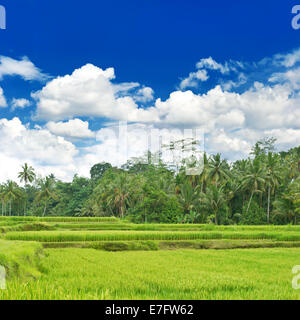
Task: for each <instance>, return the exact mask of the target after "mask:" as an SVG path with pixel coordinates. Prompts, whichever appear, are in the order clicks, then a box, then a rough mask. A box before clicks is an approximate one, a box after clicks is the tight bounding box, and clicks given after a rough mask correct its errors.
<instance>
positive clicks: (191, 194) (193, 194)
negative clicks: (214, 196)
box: [178, 182, 199, 213]
mask: <svg viewBox="0 0 300 320" xmlns="http://www.w3.org/2000/svg"><path fill="white" fill-rule="evenodd" d="M178 199H179V202H180V203H181V205H182V206H183V210H184V212H185V213H189V212H191V210H192V209H194V207H195V203H196V202H197V201H198V200H199V195H198V192H197V191H196V190H195V189H194V188H193V186H192V184H191V183H190V182H185V183H184V184H182V185H181V186H180V193H179V198H178Z"/></svg>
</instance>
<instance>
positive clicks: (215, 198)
mask: <svg viewBox="0 0 300 320" xmlns="http://www.w3.org/2000/svg"><path fill="white" fill-rule="evenodd" d="M227 201H228V199H227V197H226V196H225V193H224V188H223V187H219V188H218V187H217V186H215V185H211V186H210V187H209V188H208V189H207V191H206V193H202V194H201V205H203V206H204V207H205V208H206V209H207V210H209V211H212V212H213V214H214V217H215V224H216V225H217V224H218V223H219V221H218V220H219V219H218V212H219V211H220V209H221V208H222V207H223V206H224V205H225V204H226V203H227Z"/></svg>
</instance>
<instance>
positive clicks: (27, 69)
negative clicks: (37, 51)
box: [0, 56, 48, 80]
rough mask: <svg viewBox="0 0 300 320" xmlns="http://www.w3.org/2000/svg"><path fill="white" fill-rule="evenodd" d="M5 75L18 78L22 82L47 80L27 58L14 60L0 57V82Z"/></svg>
mask: <svg viewBox="0 0 300 320" xmlns="http://www.w3.org/2000/svg"><path fill="white" fill-rule="evenodd" d="M6 75H8V76H20V77H22V78H23V79H24V80H45V79H47V78H48V76H47V75H45V74H43V73H42V72H41V71H40V69H38V68H37V67H36V66H35V65H34V64H33V63H32V62H31V61H30V60H29V59H28V58H27V57H23V58H22V59H21V60H15V59H12V58H10V57H4V56H0V80H1V79H2V78H3V77H4V76H6Z"/></svg>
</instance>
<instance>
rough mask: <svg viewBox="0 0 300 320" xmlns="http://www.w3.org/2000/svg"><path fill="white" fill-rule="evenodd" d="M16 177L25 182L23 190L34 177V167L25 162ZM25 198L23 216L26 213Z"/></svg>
mask: <svg viewBox="0 0 300 320" xmlns="http://www.w3.org/2000/svg"><path fill="white" fill-rule="evenodd" d="M18 178H19V179H20V181H21V182H24V183H25V190H26V187H27V185H28V183H32V182H33V181H34V179H35V172H34V169H33V168H32V167H31V166H28V164H27V163H25V164H24V165H23V166H22V171H20V172H19V174H18ZM26 201H27V200H26V198H25V204H24V216H25V215H26Z"/></svg>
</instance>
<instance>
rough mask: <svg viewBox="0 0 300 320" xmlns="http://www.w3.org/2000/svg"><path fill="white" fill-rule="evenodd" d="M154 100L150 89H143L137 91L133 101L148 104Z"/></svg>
mask: <svg viewBox="0 0 300 320" xmlns="http://www.w3.org/2000/svg"><path fill="white" fill-rule="evenodd" d="M153 98H154V91H153V89H152V88H150V87H144V88H141V89H139V90H138V91H137V93H136V95H135V96H134V99H135V101H138V102H149V101H152V100H153Z"/></svg>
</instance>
